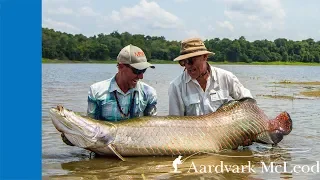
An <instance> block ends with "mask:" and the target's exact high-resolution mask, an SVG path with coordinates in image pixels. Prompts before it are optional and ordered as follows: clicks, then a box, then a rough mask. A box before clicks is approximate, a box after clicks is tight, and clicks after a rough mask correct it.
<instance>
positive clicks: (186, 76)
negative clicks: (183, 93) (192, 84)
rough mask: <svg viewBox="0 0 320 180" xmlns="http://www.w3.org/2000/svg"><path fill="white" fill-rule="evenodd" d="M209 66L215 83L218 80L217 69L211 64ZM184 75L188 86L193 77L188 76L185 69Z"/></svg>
mask: <svg viewBox="0 0 320 180" xmlns="http://www.w3.org/2000/svg"><path fill="white" fill-rule="evenodd" d="M208 66H209V67H210V71H211V72H210V76H211V77H212V78H213V80H214V81H216V80H217V76H216V73H215V69H214V67H212V66H211V65H210V64H209V63H208ZM183 73H184V80H185V83H186V84H187V83H188V82H189V81H191V80H192V79H191V76H190V75H189V74H188V72H187V70H186V69H185V70H184V71H183Z"/></svg>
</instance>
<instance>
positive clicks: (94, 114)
mask: <svg viewBox="0 0 320 180" xmlns="http://www.w3.org/2000/svg"><path fill="white" fill-rule="evenodd" d="M87 115H88V116H89V117H91V118H93V119H99V117H100V112H99V108H98V102H97V100H96V98H95V95H94V92H93V89H92V87H90V89H89V91H88V108H87Z"/></svg>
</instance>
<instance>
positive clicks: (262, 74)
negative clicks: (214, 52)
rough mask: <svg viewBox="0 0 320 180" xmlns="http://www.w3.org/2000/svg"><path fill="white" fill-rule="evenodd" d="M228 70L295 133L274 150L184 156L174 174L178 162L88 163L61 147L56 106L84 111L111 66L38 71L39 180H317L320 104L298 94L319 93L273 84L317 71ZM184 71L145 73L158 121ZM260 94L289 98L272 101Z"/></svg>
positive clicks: (316, 76) (161, 68)
mask: <svg viewBox="0 0 320 180" xmlns="http://www.w3.org/2000/svg"><path fill="white" fill-rule="evenodd" d="M216 67H220V68H223V69H226V70H229V71H231V72H233V73H234V74H235V75H236V76H237V77H238V78H239V79H240V81H241V82H242V84H243V85H244V86H245V87H247V88H248V89H250V91H251V93H252V95H253V96H254V98H255V99H256V100H257V103H258V105H259V106H260V107H261V109H262V110H263V111H264V112H265V113H266V114H267V115H268V116H269V117H270V119H272V118H274V117H275V116H277V115H278V114H279V113H280V112H282V111H287V112H288V113H289V114H290V116H291V118H292V120H293V130H292V132H291V133H290V134H289V135H288V136H285V137H284V139H283V140H282V141H281V142H280V143H279V144H278V146H276V147H270V146H265V145H261V144H253V145H251V146H249V147H247V148H244V149H238V150H235V151H227V152H224V153H220V154H201V155H195V156H192V157H182V160H184V161H183V163H182V164H180V165H178V171H179V172H173V170H174V169H173V167H172V162H173V160H175V159H176V158H177V157H173V156H172V157H171V156H169V157H168V156H167V157H132V158H127V161H126V162H122V161H120V160H119V159H117V158H111V157H103V158H90V153H89V152H88V151H86V150H83V149H80V148H77V147H71V146H67V145H65V144H64V143H63V142H62V141H61V138H60V134H59V133H58V131H57V130H56V129H55V128H54V126H53V125H52V122H51V120H50V118H49V113H48V112H49V109H50V107H55V106H56V105H58V104H61V105H64V106H65V107H66V108H68V109H72V110H73V111H76V112H86V106H87V91H88V88H89V86H90V85H91V84H93V83H95V82H98V81H102V80H105V79H108V78H110V77H112V76H113V75H114V74H115V73H116V72H117V68H116V65H115V64H43V65H42V178H43V179H317V178H318V179H320V178H319V177H320V164H319V161H320V154H319V153H320V134H319V129H320V98H315V97H305V96H303V95H301V94H300V92H301V91H310V90H319V89H320V86H319V85H294V84H287V85H286V84H276V83H275V82H279V81H284V80H289V81H299V82H300V81H303V82H306V81H320V67H313V66H266V65H264V66H255V65H248V66H247V65H216ZM182 71H183V69H182V67H180V66H179V65H175V64H170V65H169V64H165V65H162V64H161V65H159V64H157V65H156V68H155V69H148V70H147V72H146V73H145V75H144V79H143V81H144V82H146V83H148V84H149V85H151V86H153V87H154V88H155V89H156V90H157V94H158V115H167V114H168V95H167V93H168V92H167V90H168V85H169V83H170V81H171V80H172V79H174V78H175V77H176V76H178V75H179V74H180V73H181V72H182ZM264 95H284V96H292V97H294V99H275V98H270V97H266V96H264Z"/></svg>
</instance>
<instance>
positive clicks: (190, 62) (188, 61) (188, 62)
mask: <svg viewBox="0 0 320 180" xmlns="http://www.w3.org/2000/svg"><path fill="white" fill-rule="evenodd" d="M197 57H199V56H195V57H190V58H187V59H184V60H181V61H179V64H180V66H185V64H188V65H190V66H192V65H193V63H194V61H195V60H196V58H197Z"/></svg>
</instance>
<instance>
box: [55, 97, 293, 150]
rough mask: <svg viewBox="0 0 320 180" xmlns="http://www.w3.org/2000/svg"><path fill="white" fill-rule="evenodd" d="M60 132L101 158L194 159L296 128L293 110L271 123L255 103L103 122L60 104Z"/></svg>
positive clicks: (270, 140)
mask: <svg viewBox="0 0 320 180" xmlns="http://www.w3.org/2000/svg"><path fill="white" fill-rule="evenodd" d="M50 115H51V119H52V122H53V124H54V126H55V127H56V129H57V130H58V131H60V132H62V133H64V135H65V136H66V138H67V139H68V140H69V141H70V142H71V143H72V144H74V145H75V146H78V147H81V148H85V149H88V150H90V151H93V152H95V153H98V154H100V155H111V154H115V153H116V154H117V153H118V156H119V155H120V156H147V155H188V154H193V153H197V152H219V151H221V150H224V149H236V148H237V147H239V146H245V145H247V143H248V142H261V143H267V144H277V143H278V142H280V141H281V140H282V138H283V136H284V135H287V134H289V133H290V132H291V130H292V120H291V118H290V116H289V114H288V113H287V112H283V113H281V114H279V115H278V116H277V117H276V118H275V119H273V120H269V119H268V117H267V116H266V114H265V113H264V112H263V111H262V110H261V109H260V108H259V107H258V106H257V104H256V102H255V100H253V99H246V100H242V101H233V102H232V103H229V104H226V105H223V106H222V107H221V108H219V109H218V110H217V111H216V112H213V113H210V114H207V115H202V116H144V117H137V118H133V119H130V120H126V121H120V122H107V121H98V120H94V119H91V118H89V117H85V116H81V115H77V114H76V113H74V112H72V111H70V110H67V109H65V108H63V107H62V106H58V107H57V108H51V109H50Z"/></svg>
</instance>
